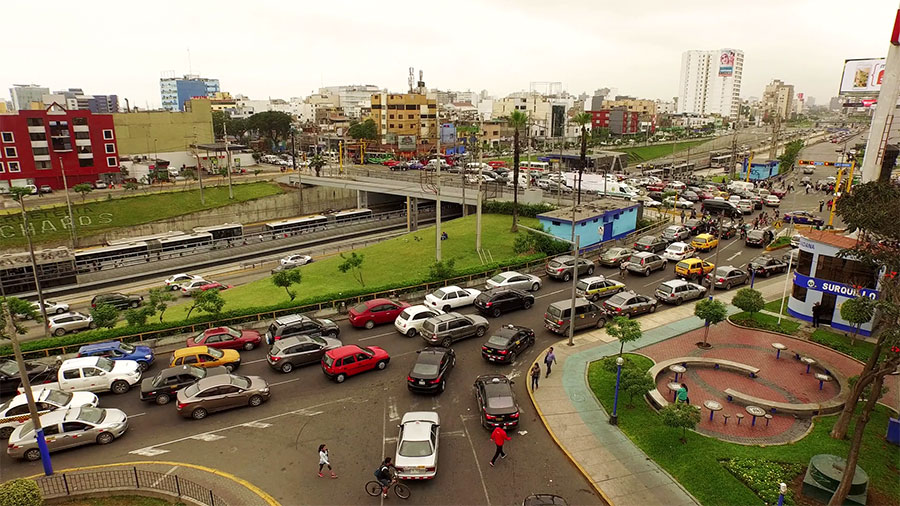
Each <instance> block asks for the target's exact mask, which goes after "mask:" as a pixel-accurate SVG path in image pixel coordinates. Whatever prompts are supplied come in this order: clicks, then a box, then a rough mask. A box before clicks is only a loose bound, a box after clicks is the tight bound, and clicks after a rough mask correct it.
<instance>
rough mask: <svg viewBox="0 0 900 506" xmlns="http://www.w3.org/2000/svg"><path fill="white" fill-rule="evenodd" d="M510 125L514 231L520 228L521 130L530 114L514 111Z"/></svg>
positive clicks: (510, 116) (510, 117)
mask: <svg viewBox="0 0 900 506" xmlns="http://www.w3.org/2000/svg"><path fill="white" fill-rule="evenodd" d="M508 121H509V126H511V127H512V128H513V222H512V228H511V229H510V230H511V231H512V232H517V231H518V230H519V152H520V150H521V149H522V146H520V145H519V132H520V131H521V130H523V129H524V128H526V127H527V125H528V115H527V114H525V113H524V112H522V111H513V112H512V113H511V114H510V115H509V120H508Z"/></svg>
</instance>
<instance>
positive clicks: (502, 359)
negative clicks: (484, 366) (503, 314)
mask: <svg viewBox="0 0 900 506" xmlns="http://www.w3.org/2000/svg"><path fill="white" fill-rule="evenodd" d="M534 339H535V338H534V330H532V329H530V328H528V327H522V326H519V325H511V324H510V325H503V326H502V327H500V330H498V331H497V332H494V333H493V334H491V337H489V338H488V340H487V341H486V342H485V343H484V344H482V345H481V356H482V357H484V359H485V360H487V361H489V362H496V363H501V364H511V363H513V362H515V361H516V357H518V356H519V354H520V353H522V352H523V351H525V350H526V349H528V347H530V346H533V345H534Z"/></svg>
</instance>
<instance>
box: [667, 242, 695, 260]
mask: <svg viewBox="0 0 900 506" xmlns="http://www.w3.org/2000/svg"><path fill="white" fill-rule="evenodd" d="M696 253H697V250H696V248H694V247H693V246H691V245H690V244H688V243H685V242H673V243H672V244H670V245H669V247H668V248H666V250H665V251H663V258H665V259H666V260H670V261H672V262H680V261H681V260H684V259H685V258H690V257H692V256H694V255H695V254H696Z"/></svg>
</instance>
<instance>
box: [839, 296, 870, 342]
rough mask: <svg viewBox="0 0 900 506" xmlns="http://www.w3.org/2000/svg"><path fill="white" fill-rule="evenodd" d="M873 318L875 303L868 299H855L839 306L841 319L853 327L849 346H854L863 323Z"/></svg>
mask: <svg viewBox="0 0 900 506" xmlns="http://www.w3.org/2000/svg"><path fill="white" fill-rule="evenodd" d="M873 316H875V301H874V300H872V299H870V298H868V297H856V298H854V299H850V300H848V301H846V302H844V303H843V304H841V318H842V319H843V320H845V321H846V322H847V323H849V324H851V325H853V335H852V336H851V337H850V344H851V346H855V345H856V335H857V334H858V333H859V328H860V327H862V324H863V323H866V322H868V321H870V320H871V319H872V317H873Z"/></svg>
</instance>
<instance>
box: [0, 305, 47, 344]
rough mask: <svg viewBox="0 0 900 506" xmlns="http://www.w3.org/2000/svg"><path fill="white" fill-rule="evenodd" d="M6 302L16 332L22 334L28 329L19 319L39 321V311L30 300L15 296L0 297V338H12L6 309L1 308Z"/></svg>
mask: <svg viewBox="0 0 900 506" xmlns="http://www.w3.org/2000/svg"><path fill="white" fill-rule="evenodd" d="M6 304H9V312H10V314H11V316H12V323H13V327H15V329H16V334H20V335H24V334H25V333H27V332H28V329H26V328H25V327H24V326H23V325H22V324H21V323H19V322H20V321H21V320H23V319H32V320H35V321H41V312H40V311H38V309H37V308H36V307H34V305H32V303H31V302H28V301H27V300H22V299H19V298H16V297H0V338H3V339H12V336H10V335H9V329H8V324H7V322H6V311H5V310H4V309H3V306H4V305H6Z"/></svg>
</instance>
